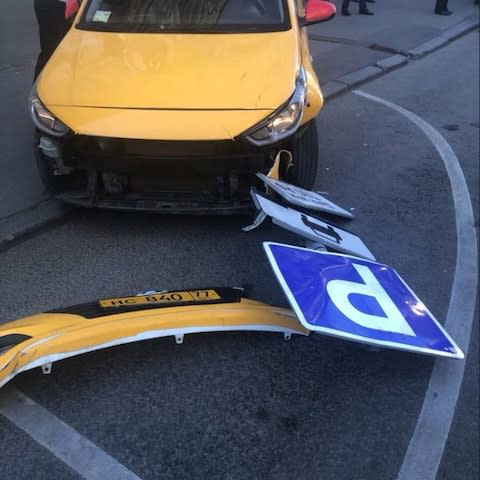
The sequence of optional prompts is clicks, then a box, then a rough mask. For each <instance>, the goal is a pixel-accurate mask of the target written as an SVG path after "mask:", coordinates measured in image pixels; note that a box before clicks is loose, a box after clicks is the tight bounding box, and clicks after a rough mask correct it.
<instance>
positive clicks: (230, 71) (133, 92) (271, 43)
mask: <svg viewBox="0 0 480 480" xmlns="http://www.w3.org/2000/svg"><path fill="white" fill-rule="evenodd" d="M297 38H298V32H297V31H296V30H295V29H291V30H288V31H283V32H274V33H259V34H254V33H249V34H163V33H161V34H131V33H130V34H123V33H104V32H91V31H83V30H79V29H76V28H72V29H71V30H70V32H69V33H68V34H67V36H66V37H65V39H64V40H63V41H62V43H61V44H60V46H59V48H58V49H57V50H56V52H55V53H54V55H53V56H52V58H51V59H50V61H49V62H48V64H47V66H46V68H45V69H44V71H43V72H42V74H41V77H40V79H39V82H38V85H37V90H38V93H39V96H40V98H41V100H42V101H43V102H44V103H45V105H47V106H70V107H101V108H122V109H125V108H127V109H128V108H132V109H164V110H165V109H182V110H183V109H186V110H210V109H212V110H216V109H236V110H240V109H246V110H255V109H269V110H271V109H275V108H278V107H279V106H280V105H281V104H282V103H284V102H285V101H286V100H287V99H288V97H289V96H290V95H291V94H292V92H293V90H294V85H295V76H296V73H297V71H298V68H299V65H300V56H299V48H298V41H297Z"/></svg>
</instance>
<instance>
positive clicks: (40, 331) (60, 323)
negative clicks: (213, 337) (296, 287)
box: [0, 299, 310, 387]
mask: <svg viewBox="0 0 480 480" xmlns="http://www.w3.org/2000/svg"><path fill="white" fill-rule="evenodd" d="M235 330H252V331H272V332H281V333H285V334H299V335H308V334H309V333H310V332H309V331H308V330H306V329H305V328H304V327H302V326H301V325H300V323H299V322H298V320H297V319H296V317H295V315H294V313H293V312H292V311H290V310H286V309H282V308H276V307H271V306H269V305H265V304H263V303H259V302H255V301H252V300H248V299H242V300H241V301H240V302H237V303H223V304H213V305H192V306H181V307H167V308H159V309H152V310H142V311H133V312H126V313H118V314H114V315H109V316H103V317H99V318H90V319H87V318H84V317H82V316H80V315H73V314H66V313H45V314H39V315H33V316H30V317H26V318H23V319H20V320H15V321H13V322H9V323H6V324H3V325H1V326H0V340H1V339H2V338H5V337H6V336H7V335H10V336H13V335H26V336H28V337H31V338H29V339H28V340H24V341H22V342H21V343H18V344H17V345H14V346H12V347H11V348H9V349H7V350H6V351H4V352H3V353H0V387H1V386H3V385H4V384H5V383H7V382H8V381H9V380H11V379H12V378H13V377H15V375H18V374H19V373H20V372H23V371H25V370H30V369H32V368H35V367H38V366H42V365H45V364H48V363H52V362H56V361H58V360H62V359H65V358H69V357H73V356H76V355H81V354H82V353H87V352H92V351H95V350H101V349H103V348H108V347H111V346H115V345H122V344H126V343H132V342H138V341H142V340H147V339H151V338H159V337H165V336H183V335H184V334H188V333H199V332H218V331H235ZM10 338H11V337H10Z"/></svg>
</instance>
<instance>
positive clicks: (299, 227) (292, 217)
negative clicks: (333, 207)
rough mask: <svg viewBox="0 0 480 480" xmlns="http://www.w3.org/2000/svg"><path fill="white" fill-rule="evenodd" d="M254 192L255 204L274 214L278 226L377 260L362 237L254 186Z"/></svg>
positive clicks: (273, 218)
mask: <svg viewBox="0 0 480 480" xmlns="http://www.w3.org/2000/svg"><path fill="white" fill-rule="evenodd" d="M251 195H252V198H253V201H254V203H255V205H256V207H257V208H258V209H259V210H262V211H263V212H264V213H266V214H267V215H268V216H269V217H271V218H272V221H273V223H275V224H276V225H278V226H279V227H282V228H285V229H286V230H290V231H291V232H294V233H296V234H297V235H300V236H302V237H305V238H309V239H310V240H314V241H315V242H318V243H321V244H323V245H325V246H327V247H329V248H331V249H332V250H336V251H338V252H343V253H349V254H352V255H358V256H360V257H364V258H368V259H370V260H375V257H374V256H373V255H372V253H371V252H370V250H369V249H368V248H367V247H366V245H365V244H364V243H363V242H362V240H361V239H360V238H359V237H357V236H356V235H354V234H353V233H350V232H347V231H346V230H342V229H341V228H338V227H336V226H334V225H331V224H329V223H327V222H324V221H323V220H320V219H318V218H316V217H313V216H312V215H307V214H305V213H302V212H299V211H298V210H295V209H293V208H289V207H284V206H283V205H280V204H279V203H277V202H275V201H274V200H272V199H271V198H269V197H267V196H266V195H263V194H261V193H259V192H257V191H255V190H254V189H252V190H251Z"/></svg>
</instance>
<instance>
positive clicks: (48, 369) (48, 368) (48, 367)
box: [41, 362, 52, 375]
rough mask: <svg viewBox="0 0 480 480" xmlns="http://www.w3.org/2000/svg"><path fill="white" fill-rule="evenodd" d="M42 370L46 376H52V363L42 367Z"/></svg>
mask: <svg viewBox="0 0 480 480" xmlns="http://www.w3.org/2000/svg"><path fill="white" fill-rule="evenodd" d="M41 369H42V373H43V374H44V375H50V374H51V373H52V362H50V363H46V364H45V365H42V366H41Z"/></svg>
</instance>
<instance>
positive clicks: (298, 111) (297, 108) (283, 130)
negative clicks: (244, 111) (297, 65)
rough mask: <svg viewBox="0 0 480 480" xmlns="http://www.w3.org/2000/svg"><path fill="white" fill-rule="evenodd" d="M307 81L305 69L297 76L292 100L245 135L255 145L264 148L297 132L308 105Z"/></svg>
mask: <svg viewBox="0 0 480 480" xmlns="http://www.w3.org/2000/svg"><path fill="white" fill-rule="evenodd" d="M306 90H307V80H306V76H305V71H304V70H303V68H301V69H300V72H299V74H298V76H297V79H296V82H295V91H294V93H293V95H292V96H291V97H290V100H289V101H288V102H287V103H286V104H285V105H283V106H282V107H281V108H280V109H279V110H277V111H276V112H275V113H274V114H273V115H270V116H269V117H268V118H266V119H265V120H262V122H261V123H259V124H257V125H255V126H254V127H252V128H250V129H249V130H247V131H246V132H245V133H243V135H242V136H243V137H244V138H246V139H247V140H248V141H249V142H250V143H253V144H254V145H258V146H263V145H269V144H271V143H275V142H278V141H279V140H283V139H284V138H286V137H288V136H290V135H292V133H294V132H295V130H297V128H298V126H299V125H300V122H301V120H302V116H303V109H304V107H305V103H306Z"/></svg>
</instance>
